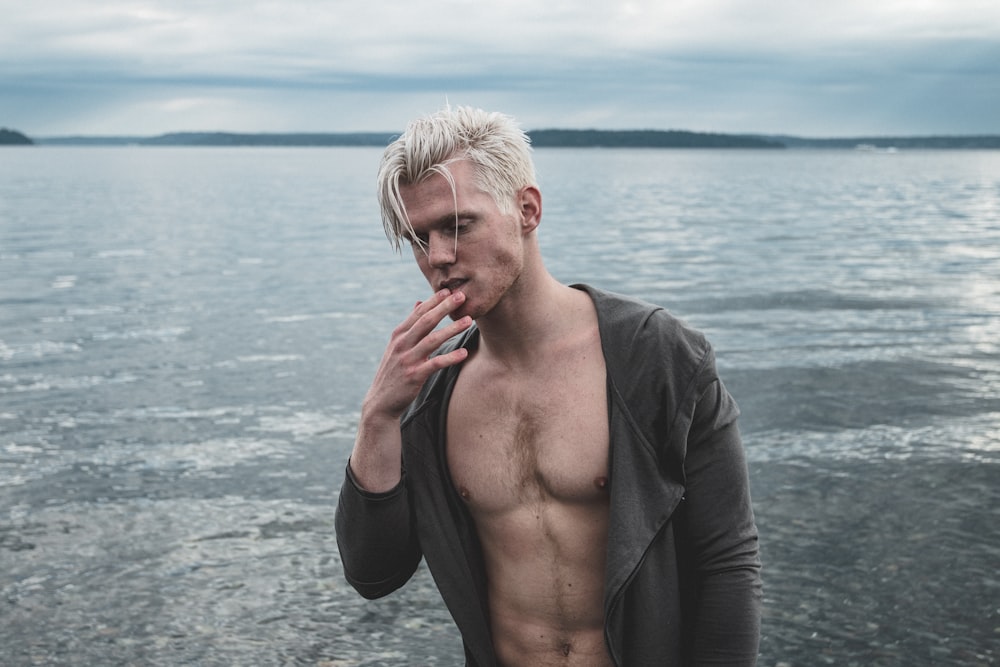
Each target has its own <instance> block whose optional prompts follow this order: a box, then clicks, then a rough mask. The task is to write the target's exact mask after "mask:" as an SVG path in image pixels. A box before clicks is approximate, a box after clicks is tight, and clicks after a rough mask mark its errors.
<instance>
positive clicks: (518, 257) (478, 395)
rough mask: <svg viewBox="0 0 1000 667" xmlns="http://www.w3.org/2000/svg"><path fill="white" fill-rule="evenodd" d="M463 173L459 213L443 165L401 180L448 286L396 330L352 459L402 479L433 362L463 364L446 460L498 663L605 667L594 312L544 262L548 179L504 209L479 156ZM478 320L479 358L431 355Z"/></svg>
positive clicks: (370, 471)
mask: <svg viewBox="0 0 1000 667" xmlns="http://www.w3.org/2000/svg"><path fill="white" fill-rule="evenodd" d="M450 169H451V172H452V175H453V176H454V179H455V182H456V186H457V193H456V194H457V205H458V207H457V216H456V208H455V199H454V198H453V196H452V191H451V188H450V187H449V186H448V184H447V182H446V181H445V180H444V178H443V177H441V176H439V175H435V176H432V177H431V178H430V179H428V180H426V181H424V182H421V183H418V184H416V185H410V186H404V187H403V188H402V189H401V193H402V196H403V201H404V204H405V206H406V210H407V213H408V214H409V217H410V221H411V223H412V224H413V227H414V230H415V232H416V234H417V239H416V241H417V243H415V245H414V256H415V258H416V260H417V264H418V266H419V267H420V269H421V271H422V272H423V274H424V276H425V278H426V279H427V281H428V282H429V283H430V285H431V286H432V288H434V289H435V290H437V291H436V292H435V294H434V296H433V297H431V298H430V299H428V301H427V302H425V303H418V304H417V306H416V307H415V308H414V310H413V312H411V313H410V315H409V316H408V317H407V318H406V319H405V320H404V321H403V322H402V323H401V324H400V326H399V327H397V328H396V330H395V331H394V332H393V335H392V338H391V339H390V343H389V346H388V348H387V349H386V353H385V356H384V357H383V360H382V363H381V365H380V367H379V370H378V372H377V373H376V377H375V380H374V382H373V383H372V386H371V388H370V389H369V391H368V394H367V395H366V398H365V401H364V404H363V406H362V415H361V421H360V425H359V431H358V438H357V440H356V442H355V447H354V452H353V453H352V456H351V467H352V470H353V472H354V474H355V477H356V478H357V480H358V481H359V483H360V484H361V485H362V486H363V487H365V488H366V489H368V490H371V491H384V490H388V489H390V488H392V487H394V486H395V485H396V484H398V482H399V479H400V460H401V459H400V456H401V447H402V445H401V442H400V434H399V422H398V420H399V417H400V415H401V414H402V412H403V410H405V408H406V406H407V405H408V404H409V403H410V402H411V401H412V400H413V399H414V398H415V397H416V394H417V392H418V391H419V389H420V387H421V385H422V384H423V382H424V381H425V380H426V379H427V378H428V377H429V376H430V375H431V374H432V373H433V372H434V371H436V370H438V369H439V368H443V367H445V366H448V365H453V364H458V363H462V364H463V366H462V372H461V374H460V375H459V377H458V381H457V384H456V386H455V391H454V393H453V395H452V399H451V403H450V405H449V407H448V423H447V458H448V465H449V468H450V472H451V476H452V481H453V482H454V484H455V487H456V489H457V490H458V492H459V494H460V495H461V496H462V498H463V499H465V501H466V503H467V504H468V507H469V510H470V513H471V515H472V517H473V520H474V521H475V525H476V529H477V532H478V534H479V538H480V542H481V544H482V548H483V556H484V560H485V565H486V574H487V580H488V586H489V609H490V616H491V618H490V620H491V624H492V632H493V638H494V649H495V652H496V654H497V658H498V660H499V662H500V664H501V665H525V664H531V665H565V666H567V667H604V666H606V665H610V664H611V662H610V658H609V656H608V654H607V650H606V648H605V645H604V636H603V625H604V619H603V595H604V566H605V551H606V543H607V530H608V489H607V477H608V471H607V460H608V426H607V397H606V389H605V384H606V379H605V378H606V376H605V368H604V358H603V355H602V352H601V345H600V336H599V334H598V331H597V318H596V313H595V311H594V307H593V304H592V303H591V302H590V299H589V297H587V295H586V294H584V293H583V292H580V291H578V290H574V289H571V288H569V287H566V286H565V285H562V284H560V283H559V282H558V281H556V280H555V279H554V278H553V277H552V276H551V275H550V274H549V273H548V272H547V271H546V270H545V268H544V265H543V263H542V259H541V255H540V252H539V249H538V242H537V235H536V233H535V230H536V228H537V226H538V224H539V222H540V220H541V195H540V193H539V192H538V190H537V188H534V187H526V188H522V190H521V191H520V192H518V193H517V195H516V197H515V211H514V212H513V213H512V214H506V215H505V214H503V213H502V212H501V211H500V210H499V209H498V208H497V206H496V204H495V202H494V201H493V199H492V198H491V197H490V196H489V195H487V194H486V193H483V192H481V191H480V190H478V188H477V187H476V186H475V185H474V181H473V176H474V172H473V167H472V165H471V164H469V163H468V162H465V161H459V162H456V163H453V164H452V165H451V166H450ZM456 218H457V219H456ZM456 239H457V242H456ZM446 317H451V318H452V320H453V321H452V322H451V323H450V324H448V325H447V326H444V327H442V328H441V329H439V330H436V331H435V326H437V325H438V323H440V322H441V321H442V320H443V319H444V318H446ZM473 319H475V321H476V323H477V326H478V327H479V330H480V341H479V347H478V349H477V350H476V351H475V352H474V353H473V354H471V355H469V354H468V353H466V352H465V351H464V350H456V351H455V352H452V353H450V354H448V355H444V356H441V357H434V358H428V355H430V354H431V353H432V352H433V351H434V350H435V349H436V348H437V347H438V346H439V345H440V344H441V343H442V342H443V341H444V340H446V339H447V338H449V337H451V336H453V335H455V334H456V333H459V332H460V331H463V330H465V329H467V328H468V327H469V326H471V322H472V320H473Z"/></svg>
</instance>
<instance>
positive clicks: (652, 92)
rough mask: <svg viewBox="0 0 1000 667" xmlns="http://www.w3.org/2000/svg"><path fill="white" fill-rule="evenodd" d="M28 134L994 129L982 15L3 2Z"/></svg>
mask: <svg viewBox="0 0 1000 667" xmlns="http://www.w3.org/2000/svg"><path fill="white" fill-rule="evenodd" d="M0 17H2V19H0V126H6V127H12V128H16V129H19V130H21V131H22V132H24V133H26V134H28V135H29V136H55V135H67V134H85V135H108V134H118V135H121V134H138V135H149V134H159V133H162V132H171V131H183V130H205V131H209V130H226V131H235V132H294V131H317V132H341V131H389V132H393V131H398V130H400V129H402V127H403V126H404V125H405V123H406V121H407V120H409V119H410V118H411V117H413V116H415V115H419V114H423V113H427V112H430V111H434V110H435V109H437V108H439V107H441V106H443V105H444V103H445V101H446V100H448V101H449V102H450V103H451V104H453V105H457V104H472V105H476V106H483V107H487V108H490V109H497V110H500V111H504V112H506V113H509V114H511V115H513V116H515V117H517V118H518V119H519V120H520V121H521V124H522V125H523V126H524V127H525V128H526V129H540V128H546V127H577V128H591V127H597V128H616V129H617V128H654V129H685V130H695V131H710V132H746V133H789V134H798V135H803V136H812V137H820V136H822V137H833V136H858V135H878V134H881V135H885V134H907V135H913V134H976V133H991V134H1000V2H998V1H997V0H909V1H898V0H831V1H830V2H819V1H813V0H655V1H648V0H631V1H628V2H607V1H601V0H580V1H577V2H571V1H568V0H531V1H528V0H493V1H492V2H483V1H480V0H407V1H402V0H400V1H394V2H384V1H382V0H348V1H343V0H325V1H324V0H259V1H255V0H170V1H168V0H137V1H125V0H0Z"/></svg>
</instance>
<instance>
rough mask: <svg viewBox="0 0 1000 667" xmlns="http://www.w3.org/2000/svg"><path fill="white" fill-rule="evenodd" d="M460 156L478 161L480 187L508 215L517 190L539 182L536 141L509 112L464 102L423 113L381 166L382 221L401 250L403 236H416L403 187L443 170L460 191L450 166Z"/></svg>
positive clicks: (389, 149) (385, 155)
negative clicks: (533, 153)
mask: <svg viewBox="0 0 1000 667" xmlns="http://www.w3.org/2000/svg"><path fill="white" fill-rule="evenodd" d="M458 160H468V161H469V162H471V163H472V164H473V166H474V167H475V173H476V185H477V187H479V189H481V190H482V191H483V192H485V193H487V194H489V195H490V196H492V197H493V200H494V201H495V202H496V205H497V208H499V209H500V211H501V213H504V214H506V215H509V214H511V213H513V212H514V208H515V207H514V199H515V195H517V193H518V192H519V191H520V190H521V188H523V187H525V186H529V185H530V186H537V183H536V182H535V165H534V163H533V162H532V159H531V141H530V140H529V139H528V135H527V134H525V133H524V131H523V130H521V128H520V127H518V125H517V123H516V122H515V121H514V119H513V118H511V117H510V116H506V115H504V114H502V113H498V112H489V111H483V110H482V109H475V108H472V107H461V106H460V107H456V108H454V109H452V108H451V107H445V108H444V109H442V110H441V111H438V112H436V113H434V114H431V115H429V116H425V117H423V118H418V119H416V120H414V121H412V122H410V124H409V125H407V127H406V130H405V131H404V132H403V134H402V135H400V136H399V138H397V139H396V140H395V141H393V142H392V143H391V144H389V146H388V147H386V149H385V152H384V153H383V154H382V162H381V164H380V165H379V170H378V202H379V207H380V208H381V211H382V225H383V226H384V227H385V235H386V236H387V237H388V238H389V241H390V242H391V243H392V244H393V247H394V248H395V249H396V250H397V251H399V249H400V247H401V245H402V242H403V241H404V240H412V239H415V238H416V237H415V234H414V230H413V226H412V225H411V224H410V218H409V216H408V215H407V213H406V207H405V206H404V205H403V200H402V197H401V195H400V186H404V185H416V184H417V183H420V182H421V181H423V180H424V179H426V178H428V177H430V176H431V175H433V174H440V175H441V176H442V177H444V178H445V180H447V181H448V183H449V184H450V185H451V190H452V194H453V195H455V192H456V191H455V181H454V178H452V175H451V172H450V171H449V169H448V165H449V164H451V163H452V162H456V161H458ZM456 209H457V207H456ZM456 213H457V210H456Z"/></svg>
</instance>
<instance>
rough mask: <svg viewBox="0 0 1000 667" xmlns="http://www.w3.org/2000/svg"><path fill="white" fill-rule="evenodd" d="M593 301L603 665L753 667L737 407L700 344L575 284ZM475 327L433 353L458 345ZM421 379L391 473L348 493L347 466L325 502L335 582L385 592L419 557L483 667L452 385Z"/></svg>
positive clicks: (752, 604)
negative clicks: (370, 488) (601, 487)
mask: <svg viewBox="0 0 1000 667" xmlns="http://www.w3.org/2000/svg"><path fill="white" fill-rule="evenodd" d="M577 287H578V288H579V289H583V290H585V291H586V292H587V293H588V294H589V295H590V296H591V298H592V299H593V301H594V304H595V306H596V308H597V314H598V320H599V327H600V334H601V344H602V347H603V350H604V357H605V362H606V367H607V377H608V387H607V388H608V419H609V429H610V436H611V440H610V451H609V482H608V485H609V488H610V503H611V507H610V529H609V535H608V544H607V549H608V554H607V555H608V558H607V571H606V574H605V593H604V618H605V627H604V632H605V641H606V643H607V647H608V650H609V652H610V654H611V657H612V659H613V660H614V662H615V664H616V665H621V666H625V665H628V666H632V665H640V666H642V665H697V664H709V663H710V664H713V665H721V664H725V665H753V664H755V663H756V659H757V649H758V643H759V636H760V602H761V582H760V560H759V558H758V549H757V529H756V526H755V525H754V518H753V511H752V509H751V506H750V493H749V484H748V478H747V467H746V462H745V458H744V453H743V447H742V444H741V442H740V436H739V431H738V429H737V425H736V420H737V417H738V415H739V409H738V408H737V406H736V403H735V402H734V401H733V399H732V397H731V396H730V395H729V393H728V392H727V391H726V389H725V387H723V385H722V382H721V380H720V379H719V377H718V375H717V374H716V370H715V359H714V355H713V353H712V349H711V347H710V345H709V344H708V342H707V341H706V340H705V338H704V337H703V336H702V335H701V334H699V333H697V332H695V331H693V330H691V329H689V328H687V327H685V326H684V325H683V324H682V323H681V322H680V321H679V320H677V319H676V318H674V317H673V316H671V315H670V314H668V313H667V312H666V311H665V310H663V309H661V308H658V307H656V306H651V305H648V304H644V303H642V302H639V301H635V300H631V299H627V298H624V297H620V296H617V295H613V294H610V293H608V292H603V291H600V290H596V289H594V288H591V287H588V286H584V285H580V286H577ZM477 343H478V332H477V331H476V330H475V328H473V329H470V330H469V331H466V332H465V333H464V334H462V335H461V336H459V337H456V338H455V339H453V340H452V341H449V343H448V344H446V346H445V347H446V348H447V349H454V347H456V346H459V345H464V346H471V347H474V346H475V345H476V344H477ZM458 372H459V368H458V367H451V368H447V369H444V370H442V371H439V372H438V373H437V374H435V375H434V376H433V377H431V378H430V379H429V380H428V381H427V383H426V385H425V386H424V388H423V389H422V391H421V393H420V395H419V396H418V397H417V399H416V400H415V401H414V402H413V404H412V405H411V406H410V408H409V409H408V411H407V412H406V414H405V415H404V416H403V418H402V420H401V428H402V435H403V443H404V445H403V480H402V482H401V483H400V484H399V486H398V487H397V488H395V489H393V490H391V491H388V492H385V493H380V494H373V493H368V492H366V491H364V490H362V489H361V488H360V487H359V486H358V485H357V483H356V482H355V480H354V479H353V477H352V475H351V472H350V467H349V466H348V472H347V479H346V481H345V483H344V485H343V487H342V488H341V494H340V502H339V505H338V508H337V516H336V530H337V543H338V545H339V547H340V553H341V560H342V561H343V565H344V573H345V575H346V577H347V580H348V581H349V582H350V583H351V585H352V586H354V587H355V588H356V589H357V590H358V591H359V592H360V593H361V594H362V595H363V596H365V597H367V598H377V597H381V596H384V595H387V594H389V593H391V592H392V591H394V590H396V589H397V588H399V587H400V586H402V585H403V584H404V583H406V581H407V580H408V579H409V578H410V577H411V576H412V575H413V573H414V571H415V570H416V568H417V565H418V564H419V562H420V558H421V556H423V557H424V558H425V559H426V561H427V566H428V568H429V569H430V571H431V574H432V575H433V577H434V580H435V582H436V583H437V585H438V588H439V590H440V592H441V596H442V598H443V599H444V601H445V604H446V605H447V606H448V609H449V611H450V612H451V615H452V617H453V618H454V619H455V623H456V624H457V626H458V628H459V630H460V632H461V634H462V640H463V642H464V645H465V653H466V660H467V665H474V666H476V667H494V666H495V665H496V659H495V657H494V654H493V648H492V640H491V637H490V626H489V613H488V607H487V600H486V590H487V589H486V577H485V573H484V566H483V560H482V556H481V554H480V551H479V543H478V539H477V537H476V530H475V526H474V525H473V522H472V519H471V517H470V516H469V513H468V510H467V509H466V507H465V504H464V503H463V502H462V500H461V499H460V498H459V496H458V493H457V492H456V490H455V488H454V486H453V485H452V483H451V478H450V475H449V472H448V466H447V463H446V460H445V452H444V447H443V442H444V439H443V433H444V423H445V412H446V411H445V407H446V406H447V404H448V399H449V396H450V394H451V389H452V387H453V386H454V382H455V378H456V377H457V376H458Z"/></svg>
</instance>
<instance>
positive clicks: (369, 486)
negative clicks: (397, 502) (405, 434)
mask: <svg viewBox="0 0 1000 667" xmlns="http://www.w3.org/2000/svg"><path fill="white" fill-rule="evenodd" d="M371 413H372V409H371V408H370V407H369V405H368V404H367V402H366V405H364V406H362V410H361V420H360V423H359V424H358V434H357V437H356V438H355V440H354V449H353V451H352V452H351V459H350V462H349V463H348V465H349V466H350V470H351V473H353V475H354V479H355V481H356V482H357V483H358V485H359V486H360V487H361V488H362V489H364V490H365V491H369V492H371V493H384V492H386V491H389V490H390V489H393V488H395V487H396V486H398V485H399V482H400V479H401V476H402V451H403V444H402V436H401V434H400V431H399V418H398V417H393V416H392V415H389V416H377V415H372V414H371Z"/></svg>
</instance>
